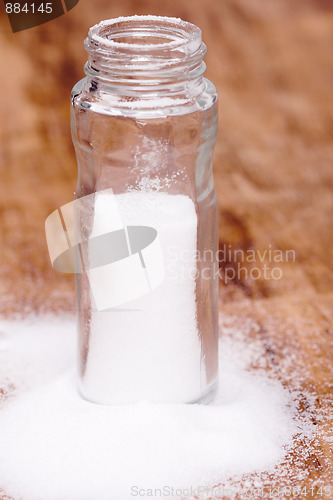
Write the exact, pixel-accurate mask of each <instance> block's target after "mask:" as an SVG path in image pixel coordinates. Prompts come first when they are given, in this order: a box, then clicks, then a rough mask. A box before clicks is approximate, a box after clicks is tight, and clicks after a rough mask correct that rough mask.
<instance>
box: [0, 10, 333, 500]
mask: <svg viewBox="0 0 333 500" xmlns="http://www.w3.org/2000/svg"><path fill="white" fill-rule="evenodd" d="M134 13H141V14H144V13H152V14H161V15H173V16H180V17H182V18H184V19H186V20H189V21H192V22H194V23H196V24H198V25H200V26H201V28H202V30H203V35H204V40H205V42H206V43H207V46H208V54H207V57H206V63H207V67H208V70H207V76H208V77H209V78H210V79H211V80H212V81H213V82H214V83H215V84H216V86H217V88H218V91H219V95H220V101H219V105H220V137H219V141H218V144H217V147H216V154H215V179H216V186H217V192H218V198H219V215H220V245H221V249H223V248H225V247H224V246H225V245H227V246H228V245H231V248H232V249H241V250H243V251H244V252H246V251H248V250H256V251H257V250H259V251H260V252H264V251H265V250H268V249H269V248H271V249H272V250H282V251H284V252H285V251H287V250H294V251H295V260H292V261H289V262H282V263H279V268H280V269H281V271H282V277H281V279H264V278H261V279H251V277H249V276H248V277H246V276H245V272H243V274H242V275H241V276H240V277H239V278H236V279H234V280H232V281H230V282H228V283H227V286H225V285H224V284H223V282H222V283H221V293H220V295H221V334H222V335H223V332H225V334H226V335H227V334H228V332H229V331H230V325H233V326H234V327H236V326H237V327H238V328H239V329H240V330H241V331H243V332H244V334H246V335H247V336H248V342H249V343H251V345H253V344H255V345H258V346H259V348H260V349H261V351H260V352H261V353H262V354H261V357H260V360H261V363H259V361H258V360H254V364H253V370H258V369H261V367H262V363H264V364H265V366H266V370H267V372H268V373H269V374H270V375H271V376H274V377H276V378H279V379H280V380H281V381H282V383H283V384H285V385H286V386H288V387H289V388H291V389H292V390H294V389H295V390H296V389H297V391H298V394H303V397H299V400H298V406H299V412H300V414H302V413H303V414H306V415H307V416H310V417H311V419H312V421H313V428H314V434H313V438H312V439H311V440H305V441H302V442H295V447H294V449H292V450H291V451H290V453H289V454H288V456H287V458H286V461H285V463H284V464H282V465H280V466H279V467H278V468H277V469H276V472H275V473H274V474H272V475H271V476H267V475H266V474H262V475H261V476H260V477H259V480H260V482H261V484H263V485H264V486H265V488H266V492H267V496H266V497H265V498H269V496H268V495H269V488H271V487H273V486H275V487H278V486H280V488H282V487H283V486H301V487H303V488H304V487H306V488H307V493H306V494H304V495H300V496H298V497H295V498H329V497H327V496H326V497H325V496H324V495H322V496H320V495H319V494H318V493H317V492H318V488H319V487H320V486H321V485H322V486H331V487H332V498H333V470H332V469H333V468H332V448H333V442H332V435H331V427H332V420H333V411H332V394H333V363H332V362H333V324H332V309H333V291H332V290H333V266H332V250H333V224H332V223H333V220H332V219H333V168H332V165H333V145H332V133H333V99H332V85H333V60H332V59H333V58H332V45H333V2H331V1H329V0H317V1H313V2H310V1H307V0H305V1H299V2H296V1H295V2H290V1H289V0H267V1H265V2H262V1H260V0H251V2H248V1H245V0H218V1H216V0H207V1H203V0H192V2H188V1H185V0H179V1H177V2H174V1H172V0H166V1H164V2H161V3H160V2H155V1H153V0H140V1H139V0H137V1H136V2H135V1H134V0H133V1H129V0H124V1H123V2H122V3H121V5H120V4H117V5H116V3H115V2H114V4H113V5H111V4H110V2H108V1H106V0H98V1H96V2H88V0H81V1H80V3H79V4H78V6H77V7H75V9H73V11H71V12H70V13H69V14H67V15H66V16H64V17H62V18H59V19H57V20H54V21H52V22H51V23H49V24H47V25H44V26H41V27H39V28H35V29H32V30H29V31H27V32H22V33H17V34H15V35H13V34H11V33H10V32H9V29H8V23H7V20H6V19H5V18H4V16H2V18H1V22H0V29H1V30H2V31H1V32H0V41H1V53H0V57H1V67H2V70H3V75H4V76H3V77H2V79H1V81H0V104H1V111H2V120H1V123H0V139H1V151H0V168H1V171H0V172H1V173H0V175H1V183H0V195H1V196H0V231H1V241H2V245H1V248H0V312H1V314H2V315H13V314H17V313H18V314H22V313H23V314H25V313H28V312H30V311H32V310H34V311H39V312H43V311H49V310H53V311H59V310H73V309H74V286H73V278H72V277H66V276H64V275H61V274H58V273H56V272H54V271H53V270H52V269H51V268H50V264H49V260H48V255H47V249H46V244H45V239H44V221H45V218H46V217H47V215H49V213H51V212H52V211H53V210H54V209H55V208H57V207H58V206H61V205H62V204H63V203H66V202H67V201H69V200H70V199H72V196H73V192H74V189H75V183H76V162H75V158H74V153H73V147H72V143H71V137H70V129H69V93H70V89H71V87H72V86H73V85H74V83H75V82H76V81H77V80H79V79H80V78H81V77H82V76H83V69H82V68H83V63H84V61H85V57H86V56H85V53H84V50H83V48H82V40H83V38H84V37H85V35H86V32H87V30H88V27H89V26H90V25H92V24H94V23H95V22H97V21H99V20H100V19H102V18H107V17H114V16H117V15H128V14H134ZM237 264H238V262H234V261H233V260H232V259H231V260H230V259H229V260H228V259H227V260H226V262H221V269H222V271H224V272H227V273H228V271H227V269H229V270H230V269H231V268H236V267H237ZM265 264H267V265H271V263H270V262H268V259H267V256H266V258H264V259H263V262H256V263H253V262H252V263H250V262H247V263H245V264H244V265H245V267H247V269H248V271H250V270H251V269H253V268H254V267H258V268H259V269H261V270H262V269H263V266H264V265H265ZM259 364H261V366H259ZM247 479H248V481H249V482H250V483H251V481H253V480H255V479H257V480H258V477H257V478H253V477H252V478H247ZM311 487H313V488H314V489H313V490H311ZM303 491H304V492H305V490H303ZM2 498H5V497H4V496H3V497H2ZM277 498H288V497H287V496H284V495H282V494H280V496H278V497H277ZM289 498H290V497H289ZM59 500H61V499H59Z"/></svg>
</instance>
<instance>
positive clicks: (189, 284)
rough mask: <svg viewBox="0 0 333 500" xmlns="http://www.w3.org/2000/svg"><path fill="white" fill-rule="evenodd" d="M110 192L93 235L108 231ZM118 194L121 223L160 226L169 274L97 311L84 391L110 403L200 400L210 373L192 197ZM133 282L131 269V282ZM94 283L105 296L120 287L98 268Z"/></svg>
mask: <svg viewBox="0 0 333 500" xmlns="http://www.w3.org/2000/svg"><path fill="white" fill-rule="evenodd" d="M110 196H113V195H105V194H97V196H96V201H95V207H94V208H95V215H94V225H93V230H92V235H94V234H95V233H96V234H101V233H103V232H108V231H109V230H110V229H109V222H110V200H109V198H110ZM114 199H115V200H116V205H117V208H118V210H117V214H118V213H119V214H120V216H121V218H122V222H123V225H124V227H125V226H150V227H153V228H155V229H156V230H157V233H158V234H157V236H158V239H159V242H160V246H161V248H162V252H163V261H164V270H165V278H164V280H163V281H162V283H161V284H160V285H159V286H158V287H157V288H155V289H153V290H151V291H149V290H147V291H148V293H146V294H145V295H143V296H142V297H139V298H137V299H136V300H132V301H130V302H128V303H126V304H124V305H122V306H120V307H119V308H117V310H112V311H92V315H91V323H90V332H91V333H90V343H89V352H88V358H87V366H86V370H85V374H84V376H83V380H82V382H81V391H82V393H83V395H84V396H85V397H86V398H88V399H89V400H92V401H97V402H100V403H105V404H110V403H111V404H112V403H133V402H137V401H140V400H149V401H152V402H189V401H194V400H197V399H199V398H200V397H201V395H202V391H203V390H204V389H205V377H206V375H205V372H204V371H203V370H202V366H203V365H202V363H201V342H200V338H199V332H198V328H197V320H196V302H195V272H196V261H195V251H196V242H197V215H196V211H195V206H194V203H193V201H192V200H191V199H190V198H189V197H188V196H184V195H170V194H167V193H162V192H144V191H132V192H129V193H126V194H118V195H115V196H114ZM112 203H113V202H112ZM117 217H118V216H117ZM117 220H118V219H117ZM181 255H186V259H181V258H179V256H181ZM100 271H103V268H100ZM135 280H136V276H135V275H133V276H132V283H133V284H134V283H135ZM91 284H92V287H93V288H95V289H98V290H102V295H103V296H104V298H105V300H106V301H107V300H108V294H109V295H110V298H111V299H113V297H114V296H115V295H116V294H117V290H118V289H119V288H121V286H122V283H121V282H119V280H118V281H114V282H110V280H109V278H108V277H107V276H106V275H105V273H103V272H99V273H98V274H97V273H96V274H95V275H94V277H93V281H92V282H91ZM123 292H124V291H123V290H121V293H122V294H123ZM202 386H203V388H202Z"/></svg>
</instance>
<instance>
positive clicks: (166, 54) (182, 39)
mask: <svg viewBox="0 0 333 500" xmlns="http://www.w3.org/2000/svg"><path fill="white" fill-rule="evenodd" d="M84 46H85V49H86V50H87V51H88V53H89V61H88V66H89V67H90V69H92V70H95V71H103V70H104V71H110V70H111V71H116V72H117V71H119V72H123V71H126V70H128V69H131V70H132V71H133V70H138V71H140V72H151V71H159V70H162V69H172V68H173V69H174V70H176V69H178V71H179V72H184V70H185V71H186V73H188V72H190V71H191V70H192V69H193V68H194V67H196V66H198V65H201V63H202V59H203V57H204V56H205V54H206V46H205V44H204V43H203V42H202V38H201V30H200V28H198V27H197V26H195V25H194V24H191V23H189V22H186V21H182V20H181V19H178V18H174V17H162V16H129V17H118V18H115V19H108V20H106V21H102V22H100V23H99V24H96V25H95V26H93V27H92V28H90V30H89V33H88V37H87V38H86V39H85V42H84ZM202 64H203V63H202ZM88 69H89V68H88ZM204 70H205V67H203V68H202V72H204Z"/></svg>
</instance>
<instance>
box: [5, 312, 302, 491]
mask: <svg viewBox="0 0 333 500" xmlns="http://www.w3.org/2000/svg"><path fill="white" fill-rule="evenodd" d="M0 332H1V334H0V386H1V387H5V388H6V385H7V386H8V387H9V386H11V385H14V386H15V388H16V389H15V391H14V395H13V396H12V397H9V398H8V399H7V400H6V401H4V402H2V404H1V406H0V490H1V489H3V490H4V491H5V493H7V494H9V495H12V496H13V498H20V499H21V500H60V499H61V500H77V499H78V498H79V499H80V500H96V499H98V500H111V499H112V500H113V499H116V498H117V499H121V500H127V499H130V498H133V497H134V495H135V492H137V491H138V489H137V488H141V489H145V490H146V492H147V495H142V494H140V498H145V497H147V498H149V497H150V498H152V497H153V498H158V495H157V496H156V495H154V494H153V495H151V493H149V491H151V490H152V489H154V488H163V487H167V488H169V491H170V488H174V489H175V488H180V489H183V488H186V487H191V486H192V487H193V488H195V487H197V486H207V487H208V486H213V485H214V484H217V483H218V482H219V481H223V480H226V479H228V478H229V477H231V476H233V477H235V476H239V475H242V474H246V473H251V472H256V471H270V470H273V469H274V466H275V464H276V463H277V462H279V461H280V460H282V459H283V457H284V455H285V450H284V448H283V446H284V445H288V444H290V443H291V441H292V436H293V434H295V433H296V432H297V431H299V428H298V423H297V421H296V417H295V407H294V404H293V401H292V400H291V398H290V395H289V393H288V391H286V390H285V389H283V387H282V386H281V385H280V384H279V383H278V382H274V381H271V380H269V379H267V378H266V377H265V376H264V375H260V376H255V375H253V374H250V373H249V372H247V371H246V369H245V368H244V365H246V362H247V359H246V357H247V356H248V355H249V349H247V346H246V345H245V343H244V345H243V346H240V343H239V342H233V341H232V339H231V340H230V338H229V340H228V342H224V341H223V339H222V341H221V345H220V353H221V354H220V367H221V371H220V388H219V392H218V395H217V398H216V401H215V403H214V404H213V405H211V406H201V405H181V404H174V405H172V404H168V405H165V404H163V405H162V404H148V403H140V404H137V405H126V406H102V405H95V404H93V403H89V402H87V401H85V400H83V399H81V398H80V397H79V396H78V393H77V390H76V386H75V376H74V374H73V368H72V365H73V364H74V350H75V349H74V340H73V339H74V337H75V325H74V321H69V320H62V319H59V318H58V319H56V318H52V317H49V318H36V319H35V320H34V321H32V320H31V321H30V322H13V323H11V322H4V321H2V322H0ZM244 356H245V358H244ZM148 495H150V496H148ZM168 498H179V497H178V496H174V497H172V496H171V495H169V496H168ZM203 498H205V497H203Z"/></svg>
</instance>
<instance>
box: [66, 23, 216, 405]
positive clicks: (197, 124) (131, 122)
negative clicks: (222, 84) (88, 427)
mask: <svg viewBox="0 0 333 500" xmlns="http://www.w3.org/2000/svg"><path fill="white" fill-rule="evenodd" d="M85 48H86V49H87V51H88V62H87V64H86V66H85V72H86V75H87V76H86V77H85V78H84V79H83V80H81V81H80V82H78V83H77V84H76V85H75V87H74V89H73V91H72V135H73V141H74V145H75V150H76V155H77V160H78V165H79V175H78V184H77V189H76V198H77V199H78V198H80V199H81V200H80V201H82V203H81V204H80V209H78V210H77V213H76V223H77V231H78V233H79V234H80V235H81V236H82V239H85V240H86V241H87V245H86V246H85V247H84V248H81V250H80V255H78V259H82V263H83V267H84V272H81V273H79V274H77V281H76V283H77V298H78V330H79V388H80V392H81V394H82V395H83V396H84V397H85V398H87V399H89V400H91V401H95V402H98V403H103V404H127V403H135V402H138V401H142V400H148V401H152V402H175V403H178V402H179V403H189V402H206V401H209V400H210V399H211V398H212V397H213V395H214V393H215V390H216V386H217V369H218V366H217V336H218V330H217V290H218V268H217V260H216V253H217V244H218V240H217V206H216V194H215V190H214V181H213V175H212V155H213V148H214V144H215V140H216V132H217V104H216V102H217V94H216V90H215V87H214V86H213V85H212V83H211V82H209V81H208V80H207V79H205V78H203V73H204V71H205V64H204V62H203V57H204V55H205V53H206V47H205V45H204V43H203V42H202V40H201V31H200V29H199V28H198V27H196V26H194V25H193V24H190V23H187V22H184V21H181V20H180V19H175V18H165V17H155V16H132V17H125V18H118V19H110V20H108V21H103V22H101V23H100V24H98V25H96V26H94V27H93V28H91V29H90V31H89V34H88V37H87V39H86V40H85Z"/></svg>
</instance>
